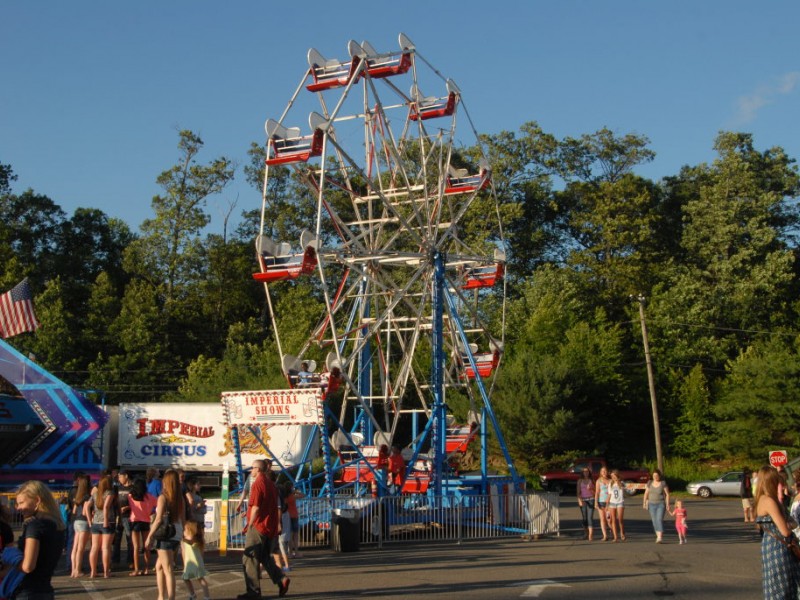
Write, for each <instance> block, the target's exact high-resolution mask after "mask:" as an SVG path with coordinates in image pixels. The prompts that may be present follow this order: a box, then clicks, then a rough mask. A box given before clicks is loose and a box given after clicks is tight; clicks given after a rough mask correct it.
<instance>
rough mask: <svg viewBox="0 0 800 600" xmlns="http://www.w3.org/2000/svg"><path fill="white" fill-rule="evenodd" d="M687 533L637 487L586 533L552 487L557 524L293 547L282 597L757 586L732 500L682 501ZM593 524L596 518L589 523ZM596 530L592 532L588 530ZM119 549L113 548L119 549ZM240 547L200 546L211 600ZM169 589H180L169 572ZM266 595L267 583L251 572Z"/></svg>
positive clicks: (93, 595)
mask: <svg viewBox="0 0 800 600" xmlns="http://www.w3.org/2000/svg"><path fill="white" fill-rule="evenodd" d="M685 507H686V508H687V511H688V519H687V520H688V524H689V533H688V543H687V544H685V545H679V544H678V538H677V535H676V534H675V529H674V522H673V521H672V520H671V519H668V520H667V522H666V523H665V531H666V533H665V539H664V543H663V544H655V543H654V541H655V535H654V534H653V530H652V526H651V524H650V520H649V516H648V513H647V511H645V510H643V509H642V508H641V496H639V497H634V498H631V499H628V506H627V507H626V515H625V517H626V518H625V521H626V525H627V527H626V529H627V536H626V537H627V541H625V542H621V543H612V542H602V541H592V542H589V541H586V540H584V539H583V531H582V529H581V527H580V521H579V511H578V508H577V505H576V503H575V501H574V499H572V498H564V497H562V506H561V510H560V514H561V535H560V536H558V537H543V538H540V539H535V540H529V539H525V538H521V537H515V538H505V539H487V540H479V541H470V542H464V543H462V544H456V543H447V544H445V543H437V544H433V543H420V542H414V543H413V544H408V543H402V544H400V543H387V544H386V545H385V546H384V548H383V549H380V550H379V549H378V548H377V547H376V546H370V545H362V546H361V548H360V551H358V552H350V553H336V552H332V551H331V550H329V549H327V548H324V549H322V548H320V549H308V550H304V555H303V558H301V559H298V560H297V561H296V562H295V563H294V565H293V569H292V572H291V573H290V574H289V575H290V577H291V578H292V582H291V587H290V589H289V593H288V595H287V596H286V597H287V598H302V599H305V600H323V599H347V598H370V599H374V600H383V599H390V598H391V599H397V598H405V597H407V596H414V598H415V600H418V599H419V600H429V599H439V600H442V599H450V598H453V599H456V598H458V599H459V600H462V599H465V600H471V599H477V598H490V599H491V600H504V599H511V598H543V599H549V598H554V599H555V598H591V599H592V600H603V599H606V598H608V599H609V600H624V599H628V598H654V597H673V598H703V599H705V598H709V599H714V598H725V599H726V600H745V599H747V600H750V599H752V598H759V597H762V591H761V559H760V545H759V536H758V534H757V532H756V531H755V528H754V526H753V525H752V524H745V523H743V522H742V511H741V503H740V501H739V500H738V498H737V499H728V498H726V499H720V498H714V499H710V500H700V499H695V498H690V499H688V500H686V501H685ZM596 529H599V527H596ZM598 537H599V536H598ZM123 554H124V551H123ZM241 556H242V555H241V552H229V553H228V555H227V556H224V557H221V556H219V554H218V553H217V552H207V553H206V556H205V560H206V567H207V569H208V570H209V573H210V575H209V577H208V582H209V585H210V588H211V597H212V598H215V599H218V600H222V599H229V598H230V599H232V598H235V597H236V595H237V594H240V593H242V592H244V582H243V575H242V568H241ZM176 579H177V585H178V587H177V590H178V593H177V596H176V597H177V598H178V599H179V600H182V599H184V598H188V593H187V592H186V589H185V587H184V586H183V583H182V581H181V574H180V572H176ZM53 585H54V586H55V588H56V597H58V598H76V599H77V598H90V599H91V600H112V599H114V600H121V599H126V600H155V599H157V598H158V594H157V590H156V582H155V577H154V576H153V575H149V576H140V577H128V570H127V569H125V570H124V571H116V572H114V573H113V575H112V577H110V578H109V579H92V580H90V579H88V577H83V578H81V579H78V580H75V579H70V578H69V577H67V576H66V574H65V573H64V571H63V569H62V571H61V572H60V573H58V574H57V576H56V577H55V578H54V579H53ZM262 593H263V595H264V597H265V598H277V597H278V594H277V587H276V586H274V585H273V584H272V583H271V582H270V581H269V580H268V579H263V580H262Z"/></svg>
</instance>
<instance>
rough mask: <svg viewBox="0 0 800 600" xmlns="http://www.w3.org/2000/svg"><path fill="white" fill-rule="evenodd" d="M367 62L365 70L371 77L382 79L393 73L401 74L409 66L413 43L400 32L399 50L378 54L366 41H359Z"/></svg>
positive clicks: (405, 71)
mask: <svg viewBox="0 0 800 600" xmlns="http://www.w3.org/2000/svg"><path fill="white" fill-rule="evenodd" d="M361 48H362V50H363V53H364V57H365V60H366V63H367V66H366V71H367V74H368V75H369V76H370V78H372V79H383V78H384V77H391V76H393V75H402V74H404V73H407V72H408V70H409V69H410V68H411V54H412V53H413V51H414V44H413V43H411V40H409V39H408V38H407V37H406V36H405V35H404V34H402V33H401V34H400V51H399V52H388V53H384V54H379V53H378V51H377V50H375V48H373V47H372V44H370V43H369V42H367V41H364V42H362V43H361Z"/></svg>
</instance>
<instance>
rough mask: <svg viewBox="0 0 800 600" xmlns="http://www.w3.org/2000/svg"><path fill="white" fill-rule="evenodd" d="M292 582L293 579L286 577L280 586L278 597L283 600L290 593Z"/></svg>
mask: <svg viewBox="0 0 800 600" xmlns="http://www.w3.org/2000/svg"><path fill="white" fill-rule="evenodd" d="M291 582H292V580H291V579H289V578H288V577H284V578H283V579H282V580H281V582H280V583H279V584H278V596H280V597H281V598H283V597H284V596H285V595H286V594H288V593H289V584H290V583H291Z"/></svg>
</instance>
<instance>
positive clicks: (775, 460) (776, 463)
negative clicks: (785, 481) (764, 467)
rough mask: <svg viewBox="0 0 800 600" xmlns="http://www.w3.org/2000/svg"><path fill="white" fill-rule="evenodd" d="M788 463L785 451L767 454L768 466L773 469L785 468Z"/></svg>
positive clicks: (774, 451)
mask: <svg viewBox="0 0 800 600" xmlns="http://www.w3.org/2000/svg"><path fill="white" fill-rule="evenodd" d="M788 462H789V456H788V455H787V454H786V450H772V451H771V452H770V453H769V464H771V465H772V466H773V467H780V466H785V465H786V464H787V463H788Z"/></svg>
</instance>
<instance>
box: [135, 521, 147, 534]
mask: <svg viewBox="0 0 800 600" xmlns="http://www.w3.org/2000/svg"><path fill="white" fill-rule="evenodd" d="M131 531H141V532H143V533H147V532H148V531H150V523H149V522H146V521H131Z"/></svg>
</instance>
